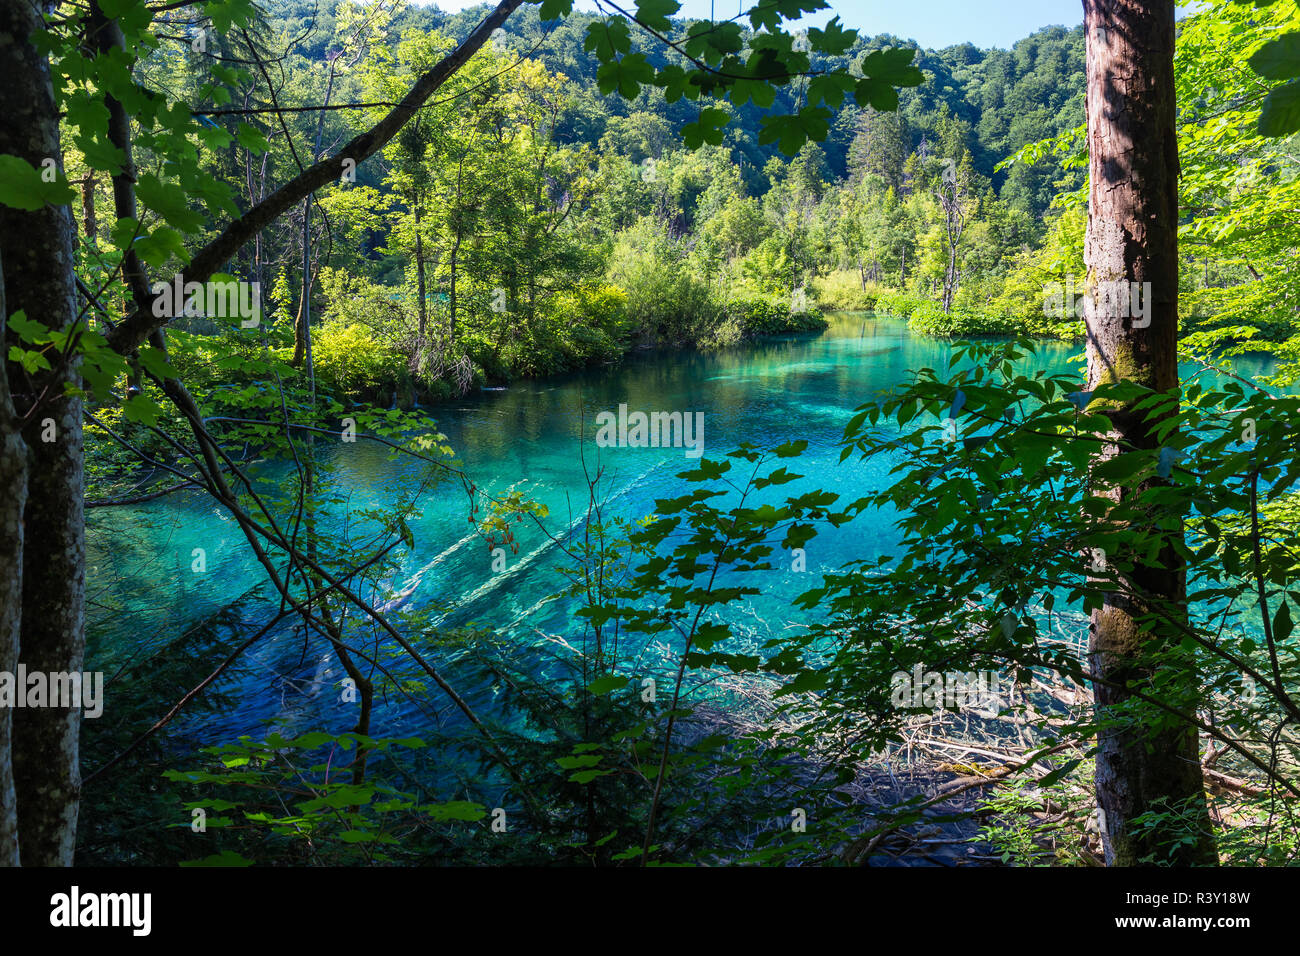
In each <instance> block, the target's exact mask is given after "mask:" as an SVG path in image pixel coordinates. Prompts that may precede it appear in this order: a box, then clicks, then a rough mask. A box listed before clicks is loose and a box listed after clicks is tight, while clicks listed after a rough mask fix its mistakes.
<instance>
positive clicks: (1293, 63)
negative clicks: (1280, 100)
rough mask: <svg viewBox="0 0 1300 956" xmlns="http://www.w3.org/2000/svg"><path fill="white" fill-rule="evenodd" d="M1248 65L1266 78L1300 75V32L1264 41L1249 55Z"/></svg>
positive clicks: (1277, 78)
mask: <svg viewBox="0 0 1300 956" xmlns="http://www.w3.org/2000/svg"><path fill="white" fill-rule="evenodd" d="M1250 66H1251V68H1252V69H1253V70H1254V71H1255V72H1256V73H1258V74H1259V75H1260V76H1262V77H1264V78H1265V79H1268V80H1293V79H1295V78H1296V77H1300V33H1287V34H1285V35H1283V36H1280V37H1278V38H1277V39H1276V40H1271V41H1269V42H1268V43H1265V44H1264V45H1263V46H1262V47H1260V48H1259V49H1258V50H1256V51H1255V52H1254V54H1252V55H1251V58H1250Z"/></svg>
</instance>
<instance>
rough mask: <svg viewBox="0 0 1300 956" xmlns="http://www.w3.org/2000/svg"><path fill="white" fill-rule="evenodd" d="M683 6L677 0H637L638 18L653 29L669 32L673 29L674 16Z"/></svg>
mask: <svg viewBox="0 0 1300 956" xmlns="http://www.w3.org/2000/svg"><path fill="white" fill-rule="evenodd" d="M681 8H682V5H681V4H680V3H678V2H677V0H637V4H636V18H637V19H638V20H640V21H641V22H642V23H643V24H645V25H646V26H647V27H649V28H650V29H651V30H657V31H659V32H660V33H667V32H668V31H669V30H671V29H672V26H673V22H672V19H671V18H672V16H673V15H674V14H676V13H677V11H678V10H680V9H681Z"/></svg>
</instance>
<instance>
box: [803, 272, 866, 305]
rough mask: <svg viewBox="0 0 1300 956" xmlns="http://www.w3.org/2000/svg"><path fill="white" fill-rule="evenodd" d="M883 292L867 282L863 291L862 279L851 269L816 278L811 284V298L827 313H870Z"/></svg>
mask: <svg viewBox="0 0 1300 956" xmlns="http://www.w3.org/2000/svg"><path fill="white" fill-rule="evenodd" d="M883 291H884V290H882V289H881V287H880V286H879V285H878V284H876V283H874V282H868V283H867V287H866V288H865V289H864V288H863V287H862V277H861V276H860V275H859V274H858V273H857V272H855V271H853V270H852V269H841V270H838V271H836V272H832V273H831V274H830V275H828V276H818V277H817V278H816V279H813V281H812V283H811V292H812V297H813V298H814V299H815V300H816V302H817V305H818V306H820V307H821V308H823V309H826V310H827V311H829V312H871V311H873V310H874V309H876V308H877V301H878V300H879V298H880V296H881V294H882V292H883Z"/></svg>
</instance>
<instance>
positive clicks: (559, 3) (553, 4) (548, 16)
mask: <svg viewBox="0 0 1300 956" xmlns="http://www.w3.org/2000/svg"><path fill="white" fill-rule="evenodd" d="M572 12H573V0H542V9H541V10H539V11H537V15H538V17H539V19H541V21H542V22H543V23H547V22H549V21H551V20H558V19H559V18H560V17H567V16H568V15H569V14H570V13H572Z"/></svg>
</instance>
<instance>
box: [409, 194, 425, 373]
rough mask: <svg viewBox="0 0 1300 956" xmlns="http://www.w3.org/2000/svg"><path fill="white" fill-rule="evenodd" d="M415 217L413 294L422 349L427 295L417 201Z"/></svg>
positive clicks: (420, 219) (421, 226)
mask: <svg viewBox="0 0 1300 956" xmlns="http://www.w3.org/2000/svg"><path fill="white" fill-rule="evenodd" d="M412 212H413V214H414V216H415V293H416V296H417V297H418V298H419V303H418V306H419V307H418V310H417V315H419V329H418V331H417V333H416V342H417V343H418V345H419V347H420V348H423V347H424V333H425V330H426V329H427V328H428V327H429V295H428V292H427V291H426V290H427V285H426V283H425V277H424V235H423V233H424V225H423V223H422V220H423V218H424V217H423V216H422V215H421V213H420V203H419V201H418V200H417V201H416V203H415V207H414V209H413V210H412Z"/></svg>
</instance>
